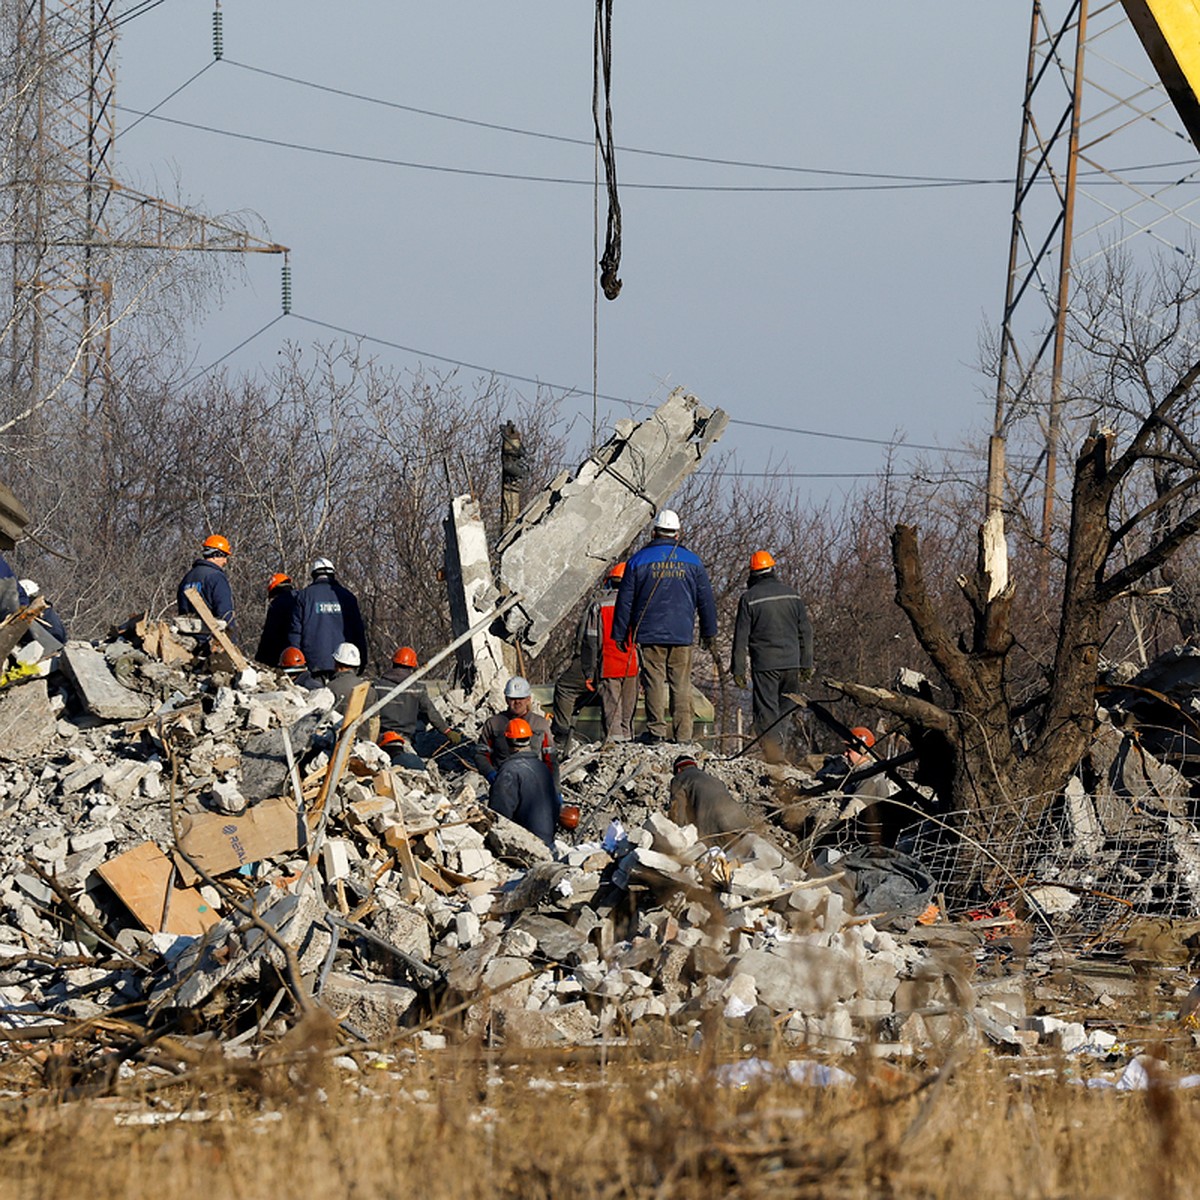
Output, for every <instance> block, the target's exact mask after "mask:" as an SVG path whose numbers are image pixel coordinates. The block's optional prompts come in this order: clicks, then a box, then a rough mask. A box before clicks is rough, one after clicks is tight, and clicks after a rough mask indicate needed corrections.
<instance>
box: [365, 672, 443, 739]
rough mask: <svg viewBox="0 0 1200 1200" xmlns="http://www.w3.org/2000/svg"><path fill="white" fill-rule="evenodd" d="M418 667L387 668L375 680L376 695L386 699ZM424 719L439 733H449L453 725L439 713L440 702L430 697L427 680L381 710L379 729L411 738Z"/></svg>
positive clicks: (382, 731)
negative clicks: (436, 702) (448, 730)
mask: <svg viewBox="0 0 1200 1200" xmlns="http://www.w3.org/2000/svg"><path fill="white" fill-rule="evenodd" d="M415 669H416V668H415V667H398V666H393V667H392V668H391V669H390V670H388V671H384V673H383V674H382V675H380V677H379V678H378V679H377V680H376V681H375V694H376V697H377V698H378V699H380V700H382V699H383V697H384V696H386V695H387V694H388V692H390V691H391V690H392V688H394V687H395V686H396V685H397V684H398V683H403V682H404V681H405V680H406V679H407V678H408V677H409V676H410V675H411V674H412V673H413V671H414V670H415ZM421 721H425V722H427V723H428V724H429V725H431V726H432V727H433V728H434V729H436V730H437V731H438V733H445V732H446V730H447V729H449V728H450V726H449V725H447V724H446V718H445V717H443V716H442V714H441V713H440V712H438V709H437V705H436V704H434V702H433V701H432V700H431V699H430V696H429V693H428V692H427V691H426V690H425V685H424V684H423V683H416V684H414V685H413V686H412V687H410V688H409V689H408V690H407V691H404V692H401V693H400V695H398V696H397V697H396V698H395V699H394V700H391V701H389V702H388V703H387V704H386V705H384V707H383V708H381V709H380V710H379V732H380V733H381V734H383V733H402V734H404V736H405V737H406V738H410V739H411V738H412V736H413V734H415V733H416V732H417V726H418V724H419V723H420V722H421Z"/></svg>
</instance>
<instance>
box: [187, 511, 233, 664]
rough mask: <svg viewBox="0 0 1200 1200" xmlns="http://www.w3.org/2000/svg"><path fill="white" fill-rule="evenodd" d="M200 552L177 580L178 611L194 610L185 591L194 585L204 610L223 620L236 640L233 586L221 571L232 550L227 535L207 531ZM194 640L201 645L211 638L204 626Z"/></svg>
mask: <svg viewBox="0 0 1200 1200" xmlns="http://www.w3.org/2000/svg"><path fill="white" fill-rule="evenodd" d="M200 552H201V553H200V557H199V558H197V559H196V560H195V561H194V562H193V563H192V569H191V570H190V571H188V573H187V574H186V575H185V576H184V577H183V579H181V580H180V582H179V592H178V596H177V600H178V603H179V615H180V616H181V617H185V616H190V615H191V614H193V613H194V612H195V611H196V610H195V609H194V608H193V607H192V602H191V601H190V600H189V599H188V598H187V596H186V594H185V593H186V592H188V591H189V590H191V589H192V588H195V589H196V590H197V591H198V592H199V593H200V599H201V600H203V601H204V603H205V604H206V605H207V606H208V611H209V612H211V613H212V615H213V616H214V617H216V619H217V620H218V621H224V622H225V631H226V633H228V634H229V636H230V638H231V639H232V640H233V641H235V642H236V641H237V640H238V633H237V623H236V622H235V620H234V613H233V589H232V588H231V587H230V586H229V577H228V576H227V575H226V574H225V565H226V564H227V563H228V562H229V557H230V555H231V554H232V553H233V551H232V549H231V548H230V545H229V539H228V538H227V537H225V535H224V534H221V533H214V534H210V535H209V536H208V537H206V538H205V539H204V544H203V545H202V546H201V548H200ZM198 640H199V642H200V644H201V646H202V647H205V648H207V646H208V644H209V641H210V640H211V635H210V634H209V632H208V630H207V628H205V629H204V630H203V632H201V634H200V635H199V639H198Z"/></svg>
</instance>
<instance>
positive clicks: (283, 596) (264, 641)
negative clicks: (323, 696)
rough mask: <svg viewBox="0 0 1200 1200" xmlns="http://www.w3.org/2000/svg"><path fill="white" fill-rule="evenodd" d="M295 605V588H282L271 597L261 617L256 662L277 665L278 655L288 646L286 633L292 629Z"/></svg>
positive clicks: (270, 665)
mask: <svg viewBox="0 0 1200 1200" xmlns="http://www.w3.org/2000/svg"><path fill="white" fill-rule="evenodd" d="M295 607H296V589H295V588H283V589H282V590H280V591H277V592H276V593H275V595H274V596H272V597H271V601H270V603H269V604H268V605H267V615H266V617H265V618H264V619H263V627H262V633H261V635H260V636H259V639H258V649H257V650H255V652H254V657H255V659H256V660H257V661H258V662H260V663H263V664H264V665H265V666H268V667H277V666H279V656H280V655H281V654H282V653H283V652H284V651H285V650H286V649H287V647H288V634H290V633H291V631H292V610H293V609H294V608H295Z"/></svg>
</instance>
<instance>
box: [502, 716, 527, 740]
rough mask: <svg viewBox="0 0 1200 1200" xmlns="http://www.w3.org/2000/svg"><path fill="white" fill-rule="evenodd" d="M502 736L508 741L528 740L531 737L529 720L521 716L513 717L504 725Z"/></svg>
mask: <svg viewBox="0 0 1200 1200" xmlns="http://www.w3.org/2000/svg"><path fill="white" fill-rule="evenodd" d="M504 736H505V737H506V738H508V740H509V741H510V742H520V741H526V742H527V741H529V739H530V738H531V737H533V729H532V728H531V727H530V725H529V722H528V721H526V720H523V719H522V718H521V717H513V719H512V720H511V721H509V723H508V724H507V725H506V726H505V727H504Z"/></svg>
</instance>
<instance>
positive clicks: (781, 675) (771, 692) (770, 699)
mask: <svg viewBox="0 0 1200 1200" xmlns="http://www.w3.org/2000/svg"><path fill="white" fill-rule="evenodd" d="M751 661H752V662H753V660H751ZM750 682H751V687H752V689H753V703H754V732H755V733H757V734H759V735H760V736H761V738H762V747H763V750H764V752H765V751H767V750H768V749H769V748H771V747H775V748H778V749H784V748H786V747H787V746H788V744H789V743H790V742H791V737H790V735H791V732H792V718H791V717H784V716H783V714H784V713H786V712H788V711H789V710H791V709H794V708H795V707H796V705H795V703H794V702H793V701H791V700H789V699H788V698H787V694H788V692H797V691H799V690H800V672H799V670H798V669H796V668H794V667H793V668H792V669H790V670H787V671H756V670H754V668H753V665H752V666H751V676H750ZM781 717H782V718H783V719H782V720H780V718H781Z"/></svg>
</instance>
